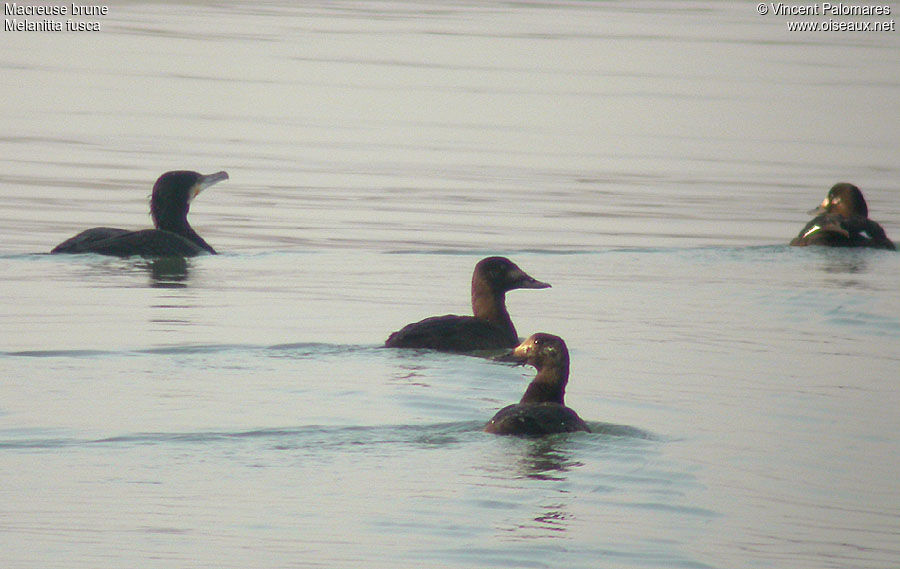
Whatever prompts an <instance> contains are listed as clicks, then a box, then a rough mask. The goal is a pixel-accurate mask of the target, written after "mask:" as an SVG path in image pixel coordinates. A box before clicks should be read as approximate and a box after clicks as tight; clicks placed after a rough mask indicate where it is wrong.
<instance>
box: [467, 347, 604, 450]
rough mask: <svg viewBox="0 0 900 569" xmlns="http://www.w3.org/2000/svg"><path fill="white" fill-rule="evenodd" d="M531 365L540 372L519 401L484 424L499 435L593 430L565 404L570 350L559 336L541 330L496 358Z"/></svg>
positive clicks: (535, 434) (536, 435) (491, 431)
mask: <svg viewBox="0 0 900 569" xmlns="http://www.w3.org/2000/svg"><path fill="white" fill-rule="evenodd" d="M497 359H498V360H499V361H512V362H517V363H520V364H522V365H526V364H527V365H530V366H532V367H534V368H535V369H536V370H537V375H536V376H535V377H534V379H533V380H532V381H531V383H530V384H529V385H528V388H527V389H526V390H525V394H524V395H523V396H522V399H520V400H519V402H518V403H515V404H513V405H508V406H506V407H504V408H503V409H500V411H498V412H497V414H496V415H494V417H493V418H492V419H491V420H490V421H488V423H487V424H486V425H485V426H484V431H485V432H488V433H493V434H496V435H521V436H531V437H538V436H543V435H550V434H556V433H574V432H579V431H583V432H586V433H589V432H591V429H590V427H588V425H587V423H585V422H584V421H583V420H582V419H581V417H579V416H578V413H576V412H575V411H574V410H572V409H570V408H569V407H566V403H565V394H566V384H568V382H569V349H568V348H567V347H566V343H565V342H564V341H563V339H562V338H560V337H559V336H554V335H553V334H547V333H544V332H539V333H537V334H532V335H531V336H530V337H529V338H528V339H527V340H525V341H524V342H522V343H521V344H519V345H518V346H516V348H515V349H513V350H512V351H511V352H510V353H508V354H506V355H505V356H501V357H499V358H497Z"/></svg>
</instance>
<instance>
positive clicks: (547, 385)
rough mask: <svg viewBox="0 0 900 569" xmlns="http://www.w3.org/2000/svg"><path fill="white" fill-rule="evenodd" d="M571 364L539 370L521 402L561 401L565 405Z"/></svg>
mask: <svg viewBox="0 0 900 569" xmlns="http://www.w3.org/2000/svg"><path fill="white" fill-rule="evenodd" d="M568 380H569V365H568V364H560V365H558V366H553V367H545V368H542V369H540V370H538V374H537V376H535V378H534V379H533V380H532V381H531V384H529V386H528V389H526V390H525V395H523V396H522V399H521V401H519V403H559V404H560V405H565V396H566V383H567V382H568Z"/></svg>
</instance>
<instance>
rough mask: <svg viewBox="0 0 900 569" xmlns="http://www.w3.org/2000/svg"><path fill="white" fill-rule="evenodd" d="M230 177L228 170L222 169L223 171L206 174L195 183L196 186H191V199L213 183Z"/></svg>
mask: <svg viewBox="0 0 900 569" xmlns="http://www.w3.org/2000/svg"><path fill="white" fill-rule="evenodd" d="M227 179H228V172H226V171H224V170H222V171H221V172H216V173H215V174H208V175H206V176H201V177H200V179H199V180H197V183H196V184H194V187H193V188H191V200H193V199H194V198H196V197H197V196H198V195H199V194H200V192H202V191H203V190H205V189H206V188H208V187H210V186H212V185H213V184H218V183H219V182H222V181H224V180H227Z"/></svg>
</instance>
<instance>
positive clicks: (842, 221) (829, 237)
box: [791, 182, 896, 250]
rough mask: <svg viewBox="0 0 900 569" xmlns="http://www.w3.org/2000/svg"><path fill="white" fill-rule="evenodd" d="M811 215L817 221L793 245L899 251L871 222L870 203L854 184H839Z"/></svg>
mask: <svg viewBox="0 0 900 569" xmlns="http://www.w3.org/2000/svg"><path fill="white" fill-rule="evenodd" d="M809 213H810V215H815V216H816V217H815V218H813V219H812V221H810V222H809V223H807V224H806V226H805V227H804V228H803V229H801V230H800V233H799V234H797V236H796V237H794V239H792V240H791V245H795V246H800V247H802V246H806V245H821V246H825V247H872V248H875V249H891V250H896V247H895V246H894V244H893V243H892V242H891V240H890V239H888V237H887V235H885V233H884V229H882V228H881V226H880V225H878V224H877V223H876V222H874V221H872V220H871V219H869V208H868V206H867V205H866V200H865V198H863V195H862V192H861V191H860V190H859V188H857V187H856V186H854V185H853V184H848V183H846V182H842V183H840V184H835V185H834V186H832V188H831V190H829V192H828V195H827V196H826V197H825V200H824V201H822V204H821V205H820V206H819V207H818V208H816V209H814V210H812V211H810V212H809Z"/></svg>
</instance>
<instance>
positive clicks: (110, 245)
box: [50, 227, 207, 257]
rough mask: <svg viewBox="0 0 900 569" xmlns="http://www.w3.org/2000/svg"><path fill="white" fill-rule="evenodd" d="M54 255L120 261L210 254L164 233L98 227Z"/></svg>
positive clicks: (68, 241) (159, 230)
mask: <svg viewBox="0 0 900 569" xmlns="http://www.w3.org/2000/svg"><path fill="white" fill-rule="evenodd" d="M50 252H51V253H97V254H100V255H112V256H116V257H130V256H132V255H141V256H144V257H192V256H195V255H200V254H203V253H206V252H207V251H206V250H205V249H203V248H202V247H200V246H199V245H197V244H196V243H193V242H192V241H190V240H189V239H187V238H185V237H182V236H181V235H178V234H176V233H172V232H170V231H163V230H161V229H142V230H140V231H128V230H127V229H114V228H111V227H95V228H94V229H88V230H86V231H82V232H81V233H79V234H78V235H76V236H75V237H72V238H71V239H67V240H66V241H63V242H62V243H60V244H59V245H57V246H56V247H54V248H53V250H52V251H50Z"/></svg>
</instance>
